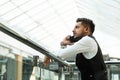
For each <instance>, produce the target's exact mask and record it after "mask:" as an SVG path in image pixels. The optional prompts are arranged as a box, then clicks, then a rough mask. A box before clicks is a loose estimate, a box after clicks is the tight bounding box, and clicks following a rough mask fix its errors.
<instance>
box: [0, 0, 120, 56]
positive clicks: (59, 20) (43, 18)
mask: <svg viewBox="0 0 120 80" xmlns="http://www.w3.org/2000/svg"><path fill="white" fill-rule="evenodd" d="M119 15H120V0H100V1H98V0H92V1H91V0H0V23H2V24H4V25H6V26H7V27H9V28H10V29H12V30H14V31H16V32H17V33H19V34H20V35H22V36H24V37H26V38H28V39H30V40H32V41H34V42H36V43H37V44H39V45H41V46H42V47H44V48H46V49H47V50H49V51H51V52H54V51H56V50H58V49H59V48H60V45H59V43H60V41H61V40H62V39H63V38H64V37H65V36H66V35H69V34H70V35H72V29H73V28H74V26H75V23H76V22H75V21H76V19H77V18H78V17H86V18H90V19H92V20H93V21H94V23H95V25H96V30H95V33H94V36H95V37H96V39H97V40H98V42H99V44H100V46H101V48H102V51H103V54H109V55H110V56H112V57H119V55H120V34H119V32H120V28H119V25H120V17H119ZM0 36H1V38H0V42H4V43H7V44H10V45H12V46H15V47H17V48H21V49H23V50H26V51H29V52H31V53H34V54H35V53H38V54H40V53H39V52H35V50H32V49H31V48H29V47H27V46H25V45H23V44H21V43H19V42H17V41H15V40H14V39H12V38H10V37H9V36H7V35H6V34H4V33H2V32H0ZM21 46H22V47H21Z"/></svg>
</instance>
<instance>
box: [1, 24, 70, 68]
mask: <svg viewBox="0 0 120 80" xmlns="http://www.w3.org/2000/svg"><path fill="white" fill-rule="evenodd" d="M0 30H1V31H2V32H4V33H5V34H7V35H9V36H11V37H13V38H15V39H17V40H18V41H20V42H22V43H24V44H26V45H28V46H29V47H31V48H33V49H35V50H37V51H39V52H40V53H42V54H44V55H46V56H49V57H50V58H51V59H54V60H56V61H58V62H60V63H61V64H63V65H65V66H69V64H68V63H66V62H64V61H63V60H62V59H60V58H58V57H57V56H55V55H54V54H52V53H50V52H49V51H48V50H46V49H45V48H43V47H42V46H40V45H38V44H37V43H35V42H33V41H32V40H30V39H28V38H25V37H23V36H21V35H20V34H18V33H17V32H15V31H13V30H12V29H10V28H8V27H7V26H5V25H3V24H1V23H0Z"/></svg>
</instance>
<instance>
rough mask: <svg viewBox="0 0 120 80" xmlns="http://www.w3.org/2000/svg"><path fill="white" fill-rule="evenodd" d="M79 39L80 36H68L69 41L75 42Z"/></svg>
mask: <svg viewBox="0 0 120 80" xmlns="http://www.w3.org/2000/svg"><path fill="white" fill-rule="evenodd" d="M80 39H81V37H76V38H74V36H70V41H71V42H77V41H79V40H80Z"/></svg>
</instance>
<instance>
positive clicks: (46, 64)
mask: <svg viewBox="0 0 120 80" xmlns="http://www.w3.org/2000/svg"><path fill="white" fill-rule="evenodd" d="M50 62H51V59H50V58H49V57H47V56H46V57H45V60H44V62H43V64H44V67H46V66H48V64H50Z"/></svg>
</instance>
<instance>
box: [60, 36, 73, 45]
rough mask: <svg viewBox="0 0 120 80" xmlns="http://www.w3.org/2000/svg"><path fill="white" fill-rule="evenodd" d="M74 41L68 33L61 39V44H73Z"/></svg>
mask: <svg viewBox="0 0 120 80" xmlns="http://www.w3.org/2000/svg"><path fill="white" fill-rule="evenodd" d="M73 44H74V43H73V42H71V41H70V35H68V36H66V37H65V38H64V39H63V41H61V43H60V45H61V46H67V45H73Z"/></svg>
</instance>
